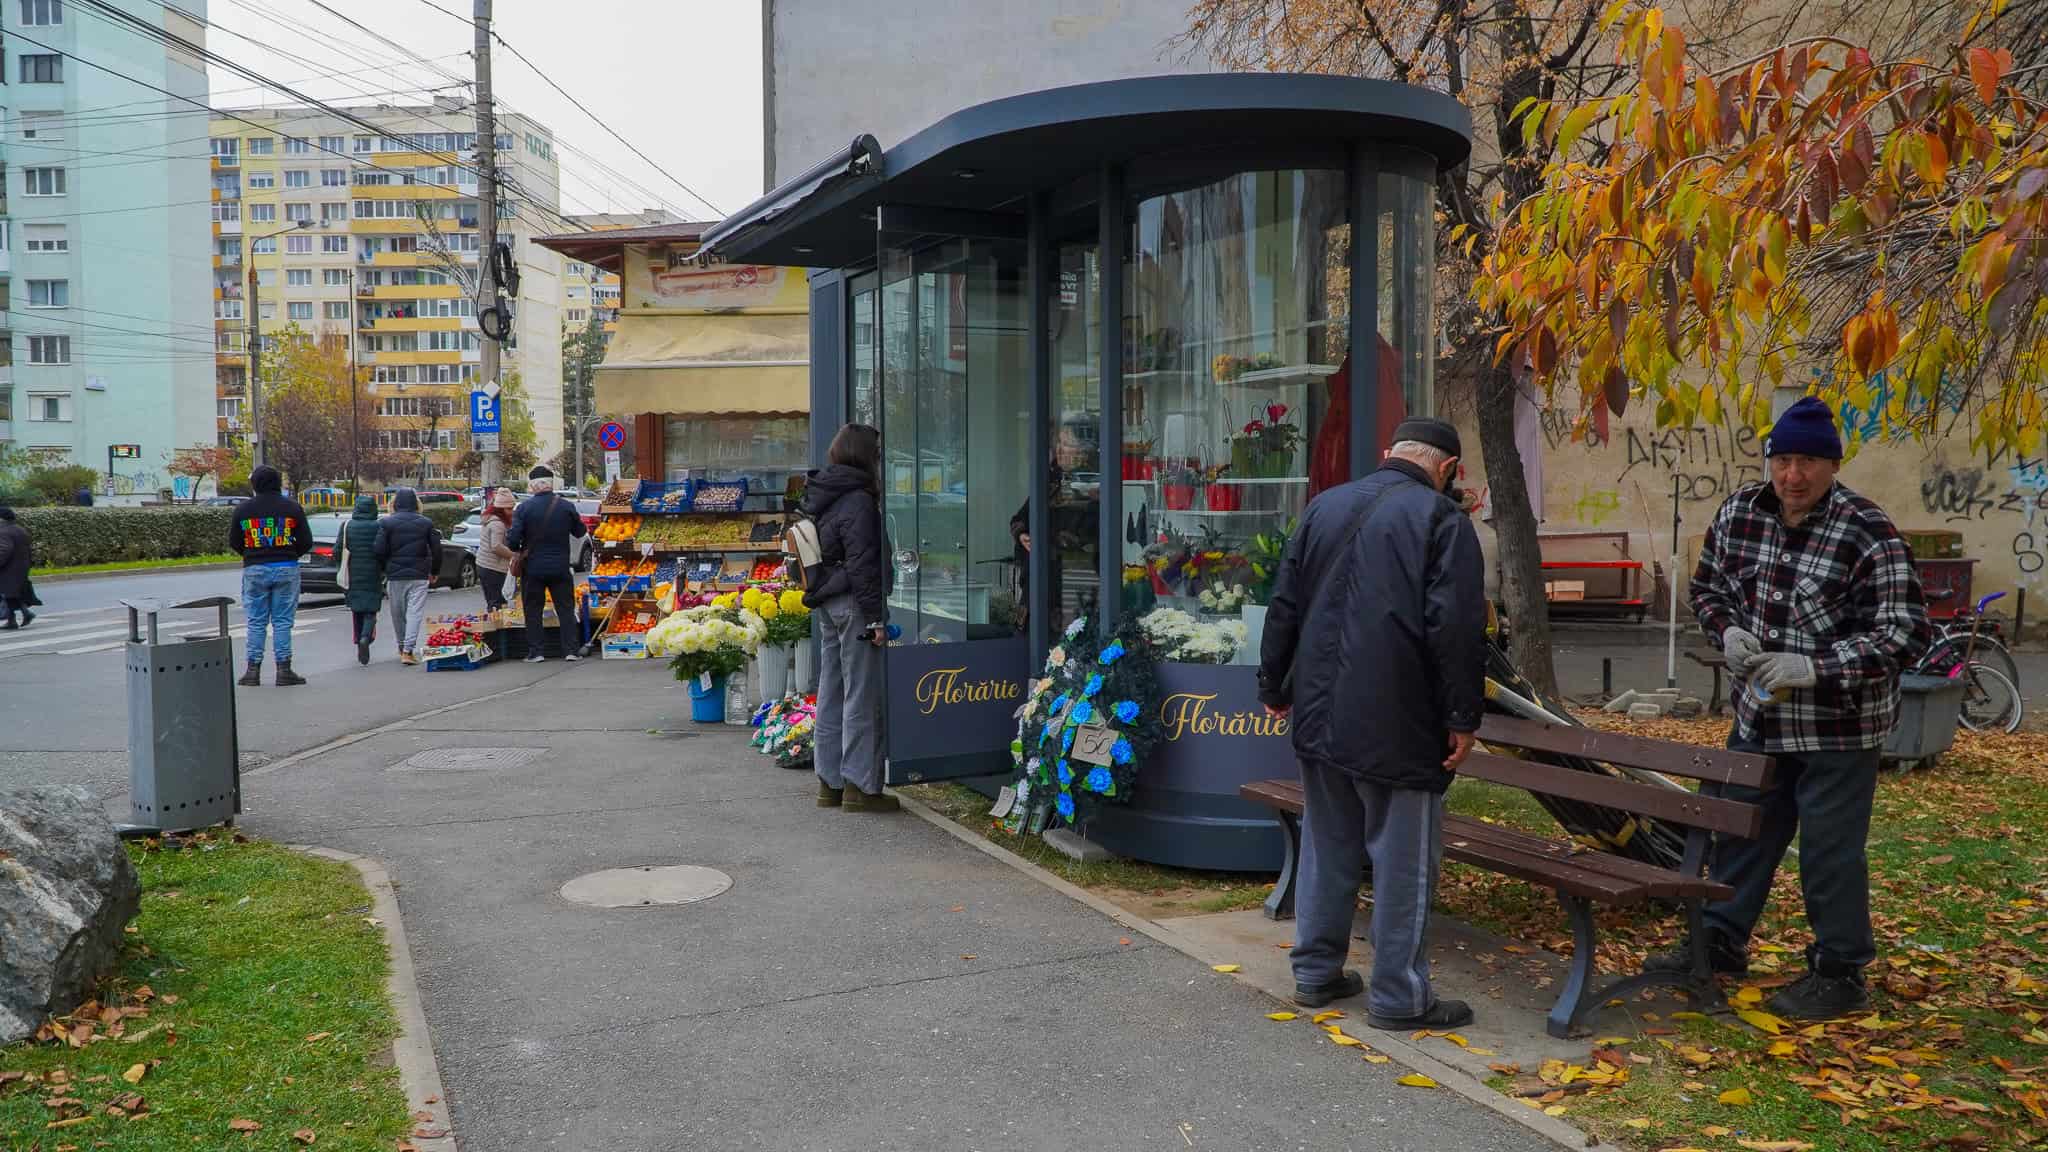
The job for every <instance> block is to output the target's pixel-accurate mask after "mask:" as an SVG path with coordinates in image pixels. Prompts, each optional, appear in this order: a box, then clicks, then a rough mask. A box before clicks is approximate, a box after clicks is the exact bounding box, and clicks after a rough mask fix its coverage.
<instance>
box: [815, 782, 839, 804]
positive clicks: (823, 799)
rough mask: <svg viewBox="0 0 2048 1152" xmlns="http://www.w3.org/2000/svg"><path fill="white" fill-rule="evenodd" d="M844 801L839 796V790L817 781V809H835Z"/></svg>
mask: <svg viewBox="0 0 2048 1152" xmlns="http://www.w3.org/2000/svg"><path fill="white" fill-rule="evenodd" d="M844 799H845V798H844V797H843V796H841V795H840V793H839V789H837V788H834V787H833V786H831V785H830V784H827V783H825V782H824V781H823V780H820V781H818V807H820V808H837V807H839V805H840V803H841V802H842V801H843V800H844Z"/></svg>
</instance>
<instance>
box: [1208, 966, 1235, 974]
mask: <svg viewBox="0 0 2048 1152" xmlns="http://www.w3.org/2000/svg"><path fill="white" fill-rule="evenodd" d="M1209 970H1210V971H1212V972H1221V973H1224V974H1225V975H1228V974H1230V973H1232V972H1235V971H1237V965H1235V964H1211V965H1210V966H1209Z"/></svg>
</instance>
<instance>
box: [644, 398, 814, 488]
mask: <svg viewBox="0 0 2048 1152" xmlns="http://www.w3.org/2000/svg"><path fill="white" fill-rule="evenodd" d="M662 444H663V446H664V447H663V458H662V469H663V472H664V474H665V475H666V476H667V477H668V479H670V480H681V479H685V478H687V477H692V476H695V477H708V478H711V479H737V478H739V477H742V476H744V477H746V479H747V481H748V486H749V487H750V488H753V489H757V490H771V491H776V492H779V491H781V490H782V487H783V484H784V482H785V480H786V479H787V478H788V477H789V476H790V475H792V474H796V473H801V472H803V471H804V469H806V468H808V467H809V466H810V464H809V461H810V452H811V420H810V417H808V416H718V417H690V418H687V419H684V418H678V419H672V420H670V421H668V425H667V429H666V431H665V433H664V435H663V437H662Z"/></svg>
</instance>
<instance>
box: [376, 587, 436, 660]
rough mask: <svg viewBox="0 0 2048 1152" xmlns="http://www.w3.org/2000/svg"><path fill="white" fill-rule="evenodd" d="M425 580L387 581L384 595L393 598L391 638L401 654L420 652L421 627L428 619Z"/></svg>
mask: <svg viewBox="0 0 2048 1152" xmlns="http://www.w3.org/2000/svg"><path fill="white" fill-rule="evenodd" d="M427 584H428V582H427V581H425V580H387V581H385V582H384V594H385V595H386V596H389V597H390V598H391V636H392V639H394V640H397V641H398V650H399V651H400V652H418V651H419V650H420V625H421V624H422V623H424V622H425V621H426V618H427Z"/></svg>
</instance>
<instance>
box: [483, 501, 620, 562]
mask: <svg viewBox="0 0 2048 1152" xmlns="http://www.w3.org/2000/svg"><path fill="white" fill-rule="evenodd" d="M520 503H522V504H523V503H525V501H524V500H522V501H520ZM572 503H574V504H575V505H576V514H577V515H578V516H581V517H583V527H584V533H583V535H582V536H579V537H573V538H571V539H570V541H569V567H570V568H571V569H573V570H575V571H577V572H588V571H590V564H591V558H592V556H593V554H594V553H595V551H596V546H597V540H596V538H595V537H593V536H591V535H590V532H589V530H590V529H592V528H595V527H597V519H598V513H597V504H598V502H597V501H595V500H576V501H572ZM483 524H484V517H483V513H481V512H472V513H470V514H469V515H468V516H467V517H466V518H464V520H463V521H462V523H460V524H457V525H456V526H455V531H453V532H451V533H449V534H448V543H450V544H454V545H457V546H459V547H461V548H462V549H463V550H464V551H466V552H468V553H469V554H470V555H471V556H475V555H476V550H477V547H478V546H479V545H480V544H482V543H483Z"/></svg>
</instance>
